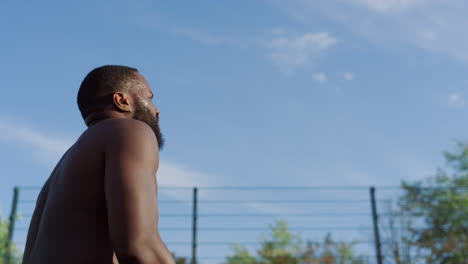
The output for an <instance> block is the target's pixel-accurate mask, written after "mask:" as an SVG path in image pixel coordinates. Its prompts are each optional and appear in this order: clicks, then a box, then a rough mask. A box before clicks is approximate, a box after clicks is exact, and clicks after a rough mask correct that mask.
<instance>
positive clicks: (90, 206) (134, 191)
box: [23, 73, 174, 264]
mask: <svg viewBox="0 0 468 264" xmlns="http://www.w3.org/2000/svg"><path fill="white" fill-rule="evenodd" d="M136 74H137V73H136ZM137 76H138V78H140V79H141V85H139V86H136V87H133V88H132V89H130V90H129V91H127V92H118V93H114V95H113V104H114V105H113V106H110V107H108V108H106V109H104V110H103V111H100V112H96V113H93V114H90V115H89V116H88V117H87V118H86V120H85V121H86V123H87V125H88V129H87V130H86V131H85V132H84V133H83V134H82V135H81V137H80V138H79V139H78V140H77V142H76V143H75V144H74V145H73V146H72V147H71V148H70V149H69V150H68V151H67V153H65V154H64V156H63V157H62V159H61V160H60V161H59V163H58V164H57V166H56V168H55V169H54V171H53V172H52V174H51V175H50V177H49V179H48V180H47V182H46V183H45V184H44V186H43V188H42V190H41V193H40V195H39V197H38V200H37V203H36V209H35V210H34V214H33V218H32V220H31V224H30V227H29V232H28V238H27V242H26V248H25V253H24V260H23V263H24V264H36V263H48V264H54V263H70V264H73V263H77V264H78V263H79V264H82V263H109V264H110V263H120V264H125V263H132V264H135V263H145V264H146V263H160V264H174V260H173V258H172V256H171V254H170V252H169V250H168V249H167V248H166V246H165V245H164V243H163V242H162V240H161V238H160V235H159V231H158V204H157V200H156V195H157V181H156V177H155V175H156V172H157V170H158V166H159V151H158V142H157V139H156V136H155V133H154V132H153V130H152V128H151V127H150V126H149V125H147V124H146V123H145V122H142V121H139V120H136V119H135V118H134V112H135V108H136V104H140V107H144V109H145V110H146V111H147V112H148V113H150V114H152V115H154V117H156V116H158V115H159V110H158V109H157V108H156V106H154V104H153V103H152V102H151V98H152V96H153V94H152V92H151V89H150V88H149V86H148V84H147V82H146V81H145V80H144V78H143V76H141V75H139V74H137Z"/></svg>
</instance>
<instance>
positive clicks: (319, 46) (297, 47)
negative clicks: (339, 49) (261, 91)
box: [269, 30, 338, 72]
mask: <svg viewBox="0 0 468 264" xmlns="http://www.w3.org/2000/svg"><path fill="white" fill-rule="evenodd" d="M337 42H338V40H337V39H335V38H334V37H332V36H331V35H330V34H329V33H328V32H315V33H305V34H302V35H299V36H286V33H285V32H284V30H283V31H279V34H276V35H275V36H274V38H273V39H272V40H271V41H270V43H269V47H270V49H271V53H270V56H269V57H270V59H271V60H272V61H273V62H274V63H276V64H278V66H280V67H281V68H282V70H284V71H286V72H290V71H292V70H294V69H295V68H297V67H298V66H303V65H307V64H310V63H311V62H312V61H313V60H314V59H316V58H317V57H318V56H319V55H321V54H322V53H323V52H324V51H326V50H327V49H329V48H330V47H332V46H333V45H335V44H336V43H337Z"/></svg>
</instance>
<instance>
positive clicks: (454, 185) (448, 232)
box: [400, 142, 468, 264]
mask: <svg viewBox="0 0 468 264" xmlns="http://www.w3.org/2000/svg"><path fill="white" fill-rule="evenodd" d="M444 155H445V158H446V161H447V164H448V168H447V169H438V170H437V173H436V174H435V175H434V176H433V177H429V178H427V179H425V180H422V181H416V182H411V183H410V182H403V189H404V195H403V196H402V198H401V199H400V209H401V211H402V212H403V213H405V214H407V215H411V216H413V218H414V220H413V223H412V224H410V225H409V226H408V227H407V228H408V231H409V233H410V234H411V235H410V236H409V237H407V240H408V241H407V243H408V244H410V245H411V246H414V247H415V248H416V249H417V250H416V251H417V252H416V253H417V254H418V255H420V256H423V257H424V258H425V262H426V263H446V264H459V263H468V144H467V143H462V142H459V143H458V144H457V148H456V150H455V151H454V152H445V153H444Z"/></svg>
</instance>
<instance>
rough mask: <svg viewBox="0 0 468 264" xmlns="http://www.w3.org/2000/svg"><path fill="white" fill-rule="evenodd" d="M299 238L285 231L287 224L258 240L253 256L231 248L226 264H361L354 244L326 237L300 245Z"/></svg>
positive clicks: (278, 224)
mask: <svg viewBox="0 0 468 264" xmlns="http://www.w3.org/2000/svg"><path fill="white" fill-rule="evenodd" d="M302 241H303V239H302V238H301V236H300V235H298V234H293V233H291V232H290V231H289V230H288V224H287V222H286V221H278V222H276V223H275V224H274V225H273V226H271V227H270V232H269V234H268V235H263V236H262V238H261V239H260V248H259V249H258V250H257V251H256V254H253V253H251V252H250V250H249V249H248V248H247V247H245V246H242V245H234V246H233V253H232V255H230V256H228V257H227V258H226V260H225V262H224V263H225V264H362V263H364V261H363V257H362V256H356V254H355V253H354V245H355V243H345V242H338V241H335V240H333V238H332V236H331V235H330V234H327V235H326V237H325V239H324V242H322V243H318V242H311V241H308V242H306V243H303V242H302Z"/></svg>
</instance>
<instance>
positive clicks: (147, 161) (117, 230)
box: [104, 120, 159, 256]
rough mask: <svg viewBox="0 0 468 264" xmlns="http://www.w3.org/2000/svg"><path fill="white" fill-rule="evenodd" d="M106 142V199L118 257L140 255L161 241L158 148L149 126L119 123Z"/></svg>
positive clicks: (113, 241)
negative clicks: (157, 241)
mask: <svg viewBox="0 0 468 264" xmlns="http://www.w3.org/2000/svg"><path fill="white" fill-rule="evenodd" d="M114 125H115V126H113V128H112V131H110V134H109V137H108V138H107V139H106V143H105V184H104V188H105V198H106V204H107V215H108V225H109V232H110V239H111V242H112V246H113V248H114V251H115V252H116V254H117V256H119V255H122V254H123V255H126V254H132V255H133V254H136V253H135V252H137V251H140V250H150V251H153V250H154V249H153V248H147V247H151V246H152V245H153V244H154V242H155V241H156V240H158V238H159V233H158V230H157V224H158V207H157V201H156V188H157V186H156V177H155V174H156V171H157V167H158V159H159V157H158V145H157V140H156V137H155V136H154V133H153V131H152V130H151V128H150V127H148V126H147V125H146V124H144V123H142V122H139V121H135V120H128V121H119V122H117V123H116V124H114Z"/></svg>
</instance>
